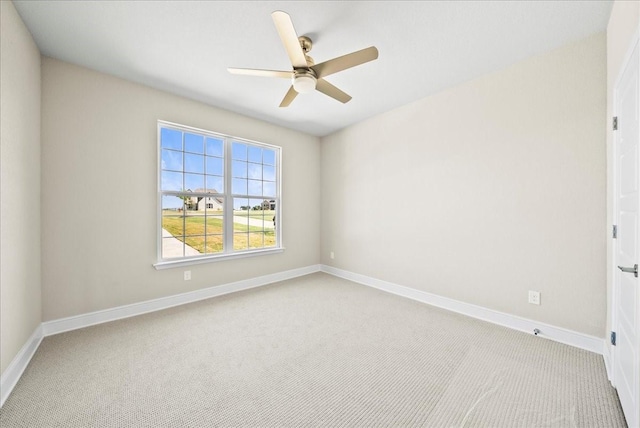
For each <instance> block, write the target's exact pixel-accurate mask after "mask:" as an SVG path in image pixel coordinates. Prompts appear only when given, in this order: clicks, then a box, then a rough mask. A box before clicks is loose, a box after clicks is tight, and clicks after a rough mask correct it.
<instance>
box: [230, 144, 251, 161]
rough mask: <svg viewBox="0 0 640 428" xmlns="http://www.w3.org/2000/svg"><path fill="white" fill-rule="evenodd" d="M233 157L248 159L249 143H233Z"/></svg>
mask: <svg viewBox="0 0 640 428" xmlns="http://www.w3.org/2000/svg"><path fill="white" fill-rule="evenodd" d="M231 150H232V151H233V159H238V160H245V161H246V160H247V145H246V144H240V143H233V148H232V149H231Z"/></svg>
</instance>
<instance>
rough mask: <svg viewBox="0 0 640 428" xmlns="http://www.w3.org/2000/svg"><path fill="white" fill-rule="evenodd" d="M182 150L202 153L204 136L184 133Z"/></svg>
mask: <svg viewBox="0 0 640 428" xmlns="http://www.w3.org/2000/svg"><path fill="white" fill-rule="evenodd" d="M184 151H185V152H192V153H204V137H203V136H202V135H195V134H189V133H185V134H184Z"/></svg>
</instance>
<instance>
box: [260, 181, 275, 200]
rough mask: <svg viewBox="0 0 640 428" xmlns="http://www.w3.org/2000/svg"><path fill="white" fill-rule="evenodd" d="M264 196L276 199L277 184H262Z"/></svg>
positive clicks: (267, 182) (268, 182) (266, 182)
mask: <svg viewBox="0 0 640 428" xmlns="http://www.w3.org/2000/svg"><path fill="white" fill-rule="evenodd" d="M262 192H263V193H262V194H263V195H264V196H269V197H275V196H276V183H273V182H270V181H265V182H263V183H262Z"/></svg>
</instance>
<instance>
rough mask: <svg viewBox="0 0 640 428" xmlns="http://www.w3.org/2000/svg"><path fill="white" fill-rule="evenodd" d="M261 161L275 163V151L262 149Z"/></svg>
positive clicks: (269, 163) (266, 163) (268, 163)
mask: <svg viewBox="0 0 640 428" xmlns="http://www.w3.org/2000/svg"><path fill="white" fill-rule="evenodd" d="M262 163H264V164H265V165H275V164H276V152H275V151H273V150H269V149H264V150H263V153H262Z"/></svg>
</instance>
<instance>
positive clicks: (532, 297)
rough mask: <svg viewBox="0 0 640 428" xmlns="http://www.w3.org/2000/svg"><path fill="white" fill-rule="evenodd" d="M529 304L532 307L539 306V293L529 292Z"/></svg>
mask: <svg viewBox="0 0 640 428" xmlns="http://www.w3.org/2000/svg"><path fill="white" fill-rule="evenodd" d="M529 303H531V304H532V305H539V304H540V292H539V291H533V290H529Z"/></svg>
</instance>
